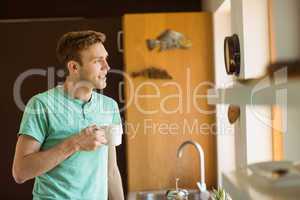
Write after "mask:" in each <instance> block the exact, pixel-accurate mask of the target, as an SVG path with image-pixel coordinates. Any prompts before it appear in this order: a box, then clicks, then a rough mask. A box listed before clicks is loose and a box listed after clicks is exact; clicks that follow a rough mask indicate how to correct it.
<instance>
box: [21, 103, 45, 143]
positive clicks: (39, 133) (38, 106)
mask: <svg viewBox="0 0 300 200" xmlns="http://www.w3.org/2000/svg"><path fill="white" fill-rule="evenodd" d="M47 130H48V122H47V113H46V108H45V106H44V104H42V102H41V101H40V100H38V99H37V98H36V97H32V98H31V99H30V100H29V102H28V103H27V105H26V108H25V111H24V113H23V117H22V121H21V125H20V129H19V133H18V134H19V135H28V136H31V137H33V138H34V139H36V140H37V141H38V142H39V143H41V144H42V143H43V142H44V140H45V138H46V135H47V132H48V131H47Z"/></svg>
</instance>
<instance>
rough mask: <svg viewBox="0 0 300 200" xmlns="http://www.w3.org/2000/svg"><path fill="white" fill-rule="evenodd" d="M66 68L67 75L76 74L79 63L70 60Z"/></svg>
mask: <svg viewBox="0 0 300 200" xmlns="http://www.w3.org/2000/svg"><path fill="white" fill-rule="evenodd" d="M67 68H68V70H69V74H74V73H77V72H78V70H79V63H78V62H76V61H74V60H70V61H69V62H68V63H67Z"/></svg>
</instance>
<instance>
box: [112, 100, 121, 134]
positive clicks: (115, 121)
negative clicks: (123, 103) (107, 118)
mask: <svg viewBox="0 0 300 200" xmlns="http://www.w3.org/2000/svg"><path fill="white" fill-rule="evenodd" d="M112 124H114V125H119V131H120V132H121V134H123V128H122V119H121V115H120V111H119V106H118V104H117V102H114V108H113V119H112Z"/></svg>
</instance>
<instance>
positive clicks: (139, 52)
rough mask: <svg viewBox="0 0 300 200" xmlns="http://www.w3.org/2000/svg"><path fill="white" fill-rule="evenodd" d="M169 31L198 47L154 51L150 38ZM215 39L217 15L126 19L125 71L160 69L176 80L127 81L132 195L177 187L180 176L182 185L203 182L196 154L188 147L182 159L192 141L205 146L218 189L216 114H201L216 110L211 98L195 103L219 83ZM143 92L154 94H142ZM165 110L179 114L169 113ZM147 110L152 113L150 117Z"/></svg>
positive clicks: (210, 178) (210, 174) (208, 173)
mask: <svg viewBox="0 0 300 200" xmlns="http://www.w3.org/2000/svg"><path fill="white" fill-rule="evenodd" d="M167 28H169V29H172V30H175V31H178V32H181V33H183V34H184V35H185V36H187V37H188V38H189V39H191V41H192V45H193V46H192V48H190V49H188V50H182V49H176V50H169V51H164V52H157V51H148V49H147V47H146V39H149V38H156V37H157V36H158V35H159V34H160V33H162V32H163V31H164V30H166V29H167ZM212 37H213V34H212V17H211V15H210V14H208V13H180V14H179V13H169V14H130V15H125V17H124V49H125V51H124V52H125V55H124V56H125V71H126V72H127V73H128V74H129V73H131V72H134V71H140V70H142V69H145V68H147V67H150V66H156V67H159V68H162V69H165V70H167V71H168V72H169V74H171V75H172V76H173V80H171V81H168V80H153V79H148V78H142V77H138V78H134V79H127V80H126V85H125V88H126V89H125V95H126V100H127V103H128V107H127V110H126V120H127V121H126V123H127V135H126V139H127V161H128V186H129V191H139V190H149V189H162V188H170V187H175V178H176V177H179V178H180V183H179V185H180V187H184V188H196V182H197V181H199V180H200V175H199V170H198V169H199V161H198V157H197V153H196V150H195V149H194V148H192V147H188V148H186V149H185V151H184V153H183V158H181V159H177V158H176V150H177V148H178V147H179V145H180V144H181V143H182V142H184V141H186V140H189V139H193V140H196V141H197V142H199V143H200V144H201V145H202V147H203V149H204V152H205V166H206V182H207V185H208V186H213V185H215V183H216V143H215V136H214V135H213V131H211V130H208V128H214V123H215V116H214V114H205V113H201V112H199V110H197V108H198V109H199V108H200V109H202V110H206V111H207V110H209V111H214V107H211V106H208V105H207V102H206V99H205V98H202V99H200V98H199V99H197V100H196V101H195V102H193V97H194V96H195V95H196V94H203V95H204V94H206V92H207V91H206V90H207V88H208V87H207V86H202V87H199V88H198V90H197V91H196V89H197V86H198V85H199V84H200V83H203V82H213V63H212V62H213V57H212V55H213V49H212V48H213V38H212ZM175 84H177V85H178V86H179V87H175ZM156 86H158V88H159V89H157V88H156ZM194 92H195V95H193V93H194ZM179 93H181V94H179ZM142 94H145V95H149V94H152V95H153V96H152V97H149V96H148V97H147V98H141V96H138V95H142ZM170 95H179V96H180V97H181V98H178V96H177V98H176V97H175V96H173V98H171V96H170ZM168 97H169V98H168ZM131 100H132V101H131ZM193 103H195V105H197V107H196V106H194V105H193ZM161 105H163V107H162V106H161ZM180 105H182V106H180ZM163 108H166V109H168V110H169V111H171V110H173V111H174V112H173V113H166V112H164V110H163ZM142 110H146V111H152V113H151V114H146V113H145V112H142ZM159 127H160V129H159ZM167 127H169V128H170V129H168V130H167V129H166V128H167ZM193 127H194V129H193ZM171 129H172V130H171ZM188 129H190V131H189V130H188Z"/></svg>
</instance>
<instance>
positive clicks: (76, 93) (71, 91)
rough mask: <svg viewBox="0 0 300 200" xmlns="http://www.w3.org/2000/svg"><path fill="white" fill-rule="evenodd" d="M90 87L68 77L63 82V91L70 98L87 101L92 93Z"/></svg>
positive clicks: (85, 83)
mask: <svg viewBox="0 0 300 200" xmlns="http://www.w3.org/2000/svg"><path fill="white" fill-rule="evenodd" d="M90 86H91V85H90V84H89V83H87V82H83V81H76V80H74V79H72V78H71V77H69V76H68V77H67V78H66V81H65V82H64V91H65V92H67V93H68V95H69V96H71V97H72V98H75V99H80V100H82V101H89V100H90V98H91V96H92V92H93V88H92V87H90Z"/></svg>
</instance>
